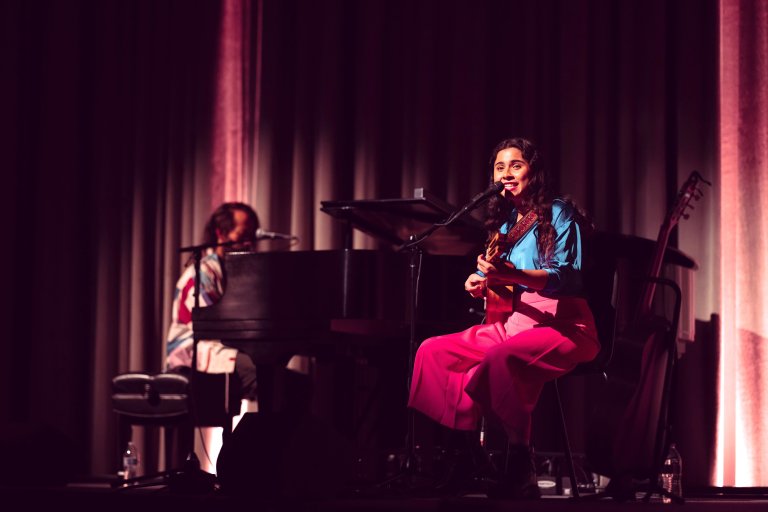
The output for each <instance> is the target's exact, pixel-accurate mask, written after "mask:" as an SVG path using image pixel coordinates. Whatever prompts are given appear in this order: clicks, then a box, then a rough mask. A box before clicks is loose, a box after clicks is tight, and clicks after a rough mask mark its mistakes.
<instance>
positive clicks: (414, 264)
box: [378, 187, 501, 489]
mask: <svg viewBox="0 0 768 512" xmlns="http://www.w3.org/2000/svg"><path fill="white" fill-rule="evenodd" d="M500 188H501V187H499V189H500ZM489 197H490V196H489V195H486V196H485V197H483V198H482V199H481V198H480V196H476V197H475V198H473V199H472V201H470V202H469V203H468V204H467V205H465V206H464V207H462V208H461V209H459V210H456V211H455V212H453V213H452V214H451V215H450V216H448V218H447V219H445V220H444V221H442V222H436V223H434V224H432V225H431V226H430V227H429V228H427V229H425V230H424V231H422V232H421V233H420V234H418V235H410V236H409V237H408V242H406V243H404V244H403V245H402V246H400V248H399V249H398V251H409V253H410V262H409V276H408V279H409V295H408V315H409V322H410V325H409V342H408V368H407V378H406V385H407V389H408V393H409V394H410V389H411V384H412V380H413V367H414V364H415V359H416V350H417V349H418V346H419V343H418V340H417V338H416V311H417V309H418V304H419V289H418V284H419V275H420V272H421V258H422V256H423V252H424V251H423V249H422V248H421V243H422V242H423V241H424V240H426V239H427V238H428V237H429V236H430V235H431V234H432V233H434V232H435V231H437V230H438V229H439V228H441V227H448V226H450V225H451V224H452V223H453V222H455V221H456V220H458V219H459V218H460V217H462V216H463V215H464V214H466V213H468V212H470V211H471V210H473V209H475V208H477V207H478V206H479V205H480V204H481V203H482V202H484V200H486V199H488V198H489ZM406 421H407V425H406V434H405V459H404V460H403V462H402V464H401V471H400V472H399V473H398V474H397V475H395V476H393V477H391V478H389V479H387V480H385V481H384V482H382V483H381V484H379V485H378V487H381V486H389V485H392V484H393V483H394V482H397V481H400V480H405V484H406V485H407V486H408V487H409V488H411V489H412V488H413V487H414V477H415V476H416V475H417V473H418V472H419V468H418V458H417V456H416V440H415V429H416V416H415V414H414V411H413V409H411V408H410V407H407V408H406Z"/></svg>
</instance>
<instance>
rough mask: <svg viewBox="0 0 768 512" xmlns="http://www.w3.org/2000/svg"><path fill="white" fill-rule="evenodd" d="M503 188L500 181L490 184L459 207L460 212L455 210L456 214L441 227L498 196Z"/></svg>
mask: <svg viewBox="0 0 768 512" xmlns="http://www.w3.org/2000/svg"><path fill="white" fill-rule="evenodd" d="M503 188H504V184H503V183H502V182H500V181H497V182H496V183H491V184H490V185H489V186H488V188H487V189H485V190H484V191H482V192H480V193H479V194H477V195H476V196H475V197H473V198H472V199H470V200H469V202H468V203H467V204H465V205H464V206H462V207H461V209H460V210H457V211H456V213H454V214H453V215H451V216H450V218H449V220H447V221H445V222H444V223H443V225H446V224H448V223H449V222H453V221H454V220H456V219H458V218H459V217H461V216H462V215H464V214H465V213H467V212H468V211H470V210H474V209H475V208H477V207H478V206H479V205H480V204H481V203H482V202H483V201H485V200H487V199H488V198H490V197H491V196H492V195H494V194H498V193H499V192H501V191H502V189H503Z"/></svg>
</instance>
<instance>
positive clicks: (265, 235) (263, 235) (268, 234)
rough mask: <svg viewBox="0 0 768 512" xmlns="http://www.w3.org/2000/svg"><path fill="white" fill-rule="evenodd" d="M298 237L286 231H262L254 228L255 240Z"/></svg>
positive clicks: (294, 238)
mask: <svg viewBox="0 0 768 512" xmlns="http://www.w3.org/2000/svg"><path fill="white" fill-rule="evenodd" d="M298 239H299V237H297V236H294V235H289V234H287V233H275V232H274V231H264V230H263V229H261V228H258V229H257V230H256V240H298Z"/></svg>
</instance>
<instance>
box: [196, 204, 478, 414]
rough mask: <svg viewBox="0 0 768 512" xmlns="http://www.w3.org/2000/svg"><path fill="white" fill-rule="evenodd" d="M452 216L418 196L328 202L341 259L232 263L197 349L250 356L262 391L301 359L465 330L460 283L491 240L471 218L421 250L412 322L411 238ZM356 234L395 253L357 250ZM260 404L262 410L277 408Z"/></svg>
mask: <svg viewBox="0 0 768 512" xmlns="http://www.w3.org/2000/svg"><path fill="white" fill-rule="evenodd" d="M454 209H455V208H453V207H452V206H451V205H448V204H446V203H444V202H442V201H441V200H439V199H437V198H435V197H434V196H431V195H430V194H428V193H427V192H425V191H424V190H423V189H417V190H416V192H415V194H414V197H413V198H404V199H389V200H359V201H324V202H323V203H322V208H321V210H322V211H323V212H325V213H327V214H329V215H331V216H333V217H334V218H336V219H338V220H339V221H340V222H342V223H343V225H344V227H345V229H346V230H347V231H346V232H345V237H344V238H345V240H346V241H347V242H346V244H345V245H346V247H345V248H344V249H340V250H318V251H281V252H263V253H261V252H256V253H230V254H228V255H227V257H226V259H225V260H224V275H225V279H226V291H225V293H224V295H223V297H222V299H221V300H220V301H219V302H218V303H216V304H214V305H212V306H209V307H205V308H197V309H195V310H194V311H193V312H192V320H193V326H194V333H195V337H196V338H197V339H198V340H203V339H220V340H222V342H223V343H224V344H226V345H229V346H232V347H235V348H238V349H239V350H241V351H243V352H245V353H247V354H249V355H250V356H251V357H252V358H253V360H254V362H255V363H256V365H257V375H258V376H259V377H258V378H259V387H260V389H262V391H267V390H270V388H271V386H272V384H271V379H272V373H273V371H274V368H275V367H276V366H279V365H282V364H284V363H285V362H286V361H287V360H288V359H289V358H290V357H291V356H293V355H296V354H306V355H320V356H328V357H333V355H334V354H335V353H337V352H338V351H340V350H341V351H345V350H349V348H350V347H361V346H362V347H365V346H372V345H377V344H378V345H381V344H386V343H389V344H392V345H398V346H400V347H402V344H403V343H404V342H405V343H407V342H408V341H410V340H409V338H410V336H411V335H412V334H411V328H413V331H414V332H415V334H416V336H418V337H419V339H423V338H424V337H427V336H430V335H434V334H439V333H445V332H450V331H454V330H460V329H463V328H466V327H468V326H470V325H472V324H473V323H477V321H478V320H479V317H478V315H477V313H475V312H474V309H476V308H477V307H478V303H477V301H473V300H472V299H471V298H470V297H469V296H468V295H467V294H466V293H465V292H464V290H463V286H462V284H463V282H464V280H465V279H466V276H467V275H468V273H469V272H470V271H471V269H472V267H473V262H474V258H475V255H476V254H477V253H479V252H480V251H481V250H482V245H483V242H484V238H485V233H484V231H483V229H482V225H481V224H480V222H479V221H477V220H476V219H475V218H473V217H471V216H465V217H464V218H462V219H460V220H459V221H457V222H456V223H455V224H452V225H451V226H449V227H448V228H446V229H440V230H438V231H436V232H435V233H434V235H433V236H430V237H429V238H427V239H426V240H425V241H424V243H423V244H421V245H420V247H419V249H420V258H419V261H420V275H419V281H418V294H417V297H418V298H417V302H418V304H417V307H416V309H415V316H414V317H413V318H411V307H410V305H411V300H412V296H413V295H414V294H413V293H412V288H411V280H410V276H411V274H410V266H411V262H412V261H413V260H412V253H411V252H410V250H408V251H405V250H398V249H400V248H401V247H402V246H403V244H404V243H405V242H407V240H408V237H409V235H411V234H416V233H419V232H421V231H423V230H424V229H427V228H428V227H430V226H431V225H432V224H434V223H435V222H439V221H442V220H444V219H445V218H446V217H448V216H449V215H450V214H451V213H452V212H453V211H454ZM353 228H354V229H359V230H361V231H363V232H365V233H367V234H369V235H372V236H374V237H375V238H376V239H378V240H381V241H383V243H384V244H389V245H390V246H391V249H390V250H356V249H352V248H351V239H352V236H351V230H352V229H353ZM271 405H272V404H271V399H270V396H269V393H261V394H260V403H259V409H260V410H262V411H263V410H269V409H270V408H271Z"/></svg>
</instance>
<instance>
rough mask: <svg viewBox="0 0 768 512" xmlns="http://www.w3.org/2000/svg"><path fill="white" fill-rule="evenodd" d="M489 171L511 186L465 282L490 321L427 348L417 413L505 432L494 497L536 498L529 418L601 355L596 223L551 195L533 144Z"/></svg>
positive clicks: (503, 151)
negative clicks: (591, 289)
mask: <svg viewBox="0 0 768 512" xmlns="http://www.w3.org/2000/svg"><path fill="white" fill-rule="evenodd" d="M490 163H491V166H492V171H491V176H492V181H493V182H499V181H500V182H502V183H503V184H504V188H503V190H502V191H501V192H500V193H499V195H498V196H494V197H493V198H491V200H490V201H489V203H488V217H487V220H486V226H487V228H488V230H489V233H490V234H491V237H490V239H489V240H490V241H489V244H488V248H487V250H486V251H485V253H484V254H481V255H479V256H478V258H477V271H476V272H475V273H473V274H470V276H469V277H468V278H467V280H466V282H465V283H464V288H465V289H466V291H467V292H469V294H470V295H471V296H473V297H485V298H486V303H487V306H486V323H484V324H482V325H476V326H473V327H471V328H469V329H467V330H465V331H463V332H459V333H455V334H448V335H443V336H436V337H433V338H429V339H427V340H425V341H424V342H423V343H422V344H421V346H420V347H419V349H418V352H417V353H416V359H415V362H414V371H413V379H412V384H411V389H410V400H409V406H410V407H412V408H414V409H416V410H418V411H421V412H422V413H424V414H426V415H427V416H428V417H430V418H432V419H434V420H435V421H437V422H439V423H440V424H442V425H444V426H446V427H448V428H450V429H455V430H458V431H469V432H472V433H474V431H475V429H476V428H477V426H478V420H479V419H480V417H481V416H484V417H485V418H486V419H487V420H488V421H491V422H493V423H496V424H498V425H501V426H502V427H503V429H504V431H505V432H506V435H507V437H508V439H509V443H510V452H509V459H508V463H507V468H506V471H503V472H502V473H501V474H499V475H498V483H497V484H495V485H493V486H492V487H491V488H490V489H489V490H488V494H489V496H491V497H501V498H537V497H539V495H540V494H539V489H538V485H537V481H536V472H535V468H534V466H533V460H532V452H531V449H530V447H529V443H530V435H531V412H532V411H533V408H534V406H535V405H536V402H537V400H538V398H539V394H540V393H541V390H542V387H543V386H544V384H545V383H546V382H547V381H550V380H553V379H556V378H557V377H560V376H561V375H563V374H565V373H567V372H569V371H570V370H572V369H573V368H574V367H575V366H576V364H577V363H580V362H583V361H589V360H591V359H593V358H594V357H595V356H596V355H597V353H598V351H599V348H600V345H599V342H598V340H597V334H596V332H595V325H594V319H593V318H592V313H591V312H590V310H589V306H588V305H587V302H586V300H585V299H584V298H582V297H581V296H580V294H581V288H582V282H581V265H582V250H581V249H582V247H581V244H582V235H583V234H584V230H585V229H588V228H589V224H588V222H586V221H585V217H584V215H582V213H581V212H580V211H579V209H578V208H577V207H576V206H575V205H574V204H573V203H572V202H570V201H567V200H564V199H560V198H555V197H553V196H552V195H551V193H550V191H549V189H548V187H547V181H546V175H545V172H544V169H543V168H542V167H540V163H539V155H538V152H537V150H536V147H535V146H534V145H533V144H532V143H531V142H529V141H528V140H526V139H522V138H514V139H506V140H503V141H501V142H500V143H499V144H498V145H497V146H496V147H495V148H494V150H493V152H492V156H491V162H490ZM506 306H509V309H508V311H509V312H508V313H504V311H505V307H506Z"/></svg>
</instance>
